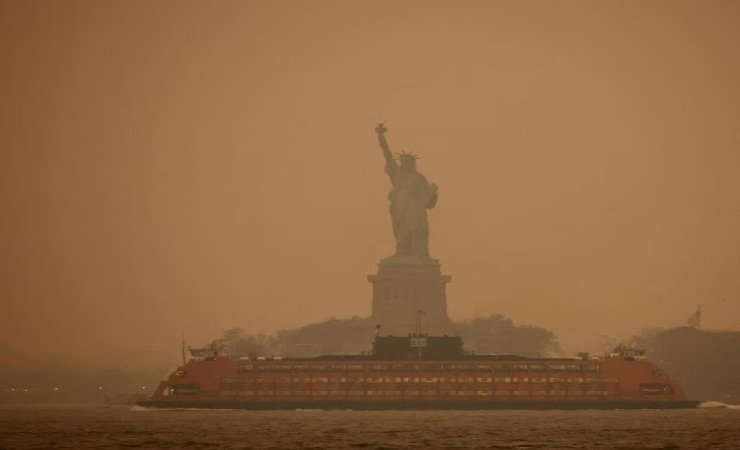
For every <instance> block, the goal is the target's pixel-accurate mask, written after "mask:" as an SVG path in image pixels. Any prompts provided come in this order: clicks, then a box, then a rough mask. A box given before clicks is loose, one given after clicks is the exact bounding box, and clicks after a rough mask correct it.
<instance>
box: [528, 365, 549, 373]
mask: <svg viewBox="0 0 740 450" xmlns="http://www.w3.org/2000/svg"><path fill="white" fill-rule="evenodd" d="M545 370H547V366H543V365H542V364H530V365H529V371H530V372H544V371H545Z"/></svg>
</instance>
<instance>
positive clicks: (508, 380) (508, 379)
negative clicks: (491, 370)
mask: <svg viewBox="0 0 740 450" xmlns="http://www.w3.org/2000/svg"><path fill="white" fill-rule="evenodd" d="M494 381H495V382H496V383H511V378H494Z"/></svg>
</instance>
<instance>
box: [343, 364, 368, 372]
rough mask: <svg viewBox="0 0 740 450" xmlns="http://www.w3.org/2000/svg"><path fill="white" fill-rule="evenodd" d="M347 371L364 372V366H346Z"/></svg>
mask: <svg viewBox="0 0 740 450" xmlns="http://www.w3.org/2000/svg"><path fill="white" fill-rule="evenodd" d="M347 370H354V371H359V370H365V366H363V365H361V364H348V365H347Z"/></svg>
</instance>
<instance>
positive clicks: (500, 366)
mask: <svg viewBox="0 0 740 450" xmlns="http://www.w3.org/2000/svg"><path fill="white" fill-rule="evenodd" d="M493 371H494V372H511V366H509V365H508V364H497V365H495V366H493Z"/></svg>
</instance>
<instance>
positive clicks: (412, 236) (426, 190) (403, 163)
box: [375, 123, 437, 263]
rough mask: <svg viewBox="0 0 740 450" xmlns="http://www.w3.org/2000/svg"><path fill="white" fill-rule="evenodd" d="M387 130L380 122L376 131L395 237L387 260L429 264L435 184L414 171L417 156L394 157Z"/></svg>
mask: <svg viewBox="0 0 740 450" xmlns="http://www.w3.org/2000/svg"><path fill="white" fill-rule="evenodd" d="M386 131H388V130H387V129H386V128H385V126H384V125H383V124H382V123H381V124H380V125H378V126H377V128H375V132H376V133H378V143H379V144H380V148H381V149H382V150H383V156H384V157H385V172H386V173H387V174H388V177H390V179H391V185H392V188H391V191H390V192H389V193H388V200H389V201H390V212H391V223H392V225H393V235H394V236H395V237H396V253H395V255H393V256H392V257H390V258H388V259H386V261H388V262H399V263H405V262H407V263H417V262H424V263H426V262H431V259H430V257H429V223H428V222H427V209H432V208H434V205H436V204H437V185H436V184H434V183H429V182H428V181H427V179H426V178H425V177H424V175H422V174H421V173H419V172H417V171H416V160H417V159H419V158H418V157H417V156H416V155H414V154H412V153H406V152H401V153H397V154H396V156H395V157H394V155H393V153H391V150H390V148H389V147H388V142H387V141H386V139H385V132H386ZM396 160H398V161H396Z"/></svg>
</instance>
